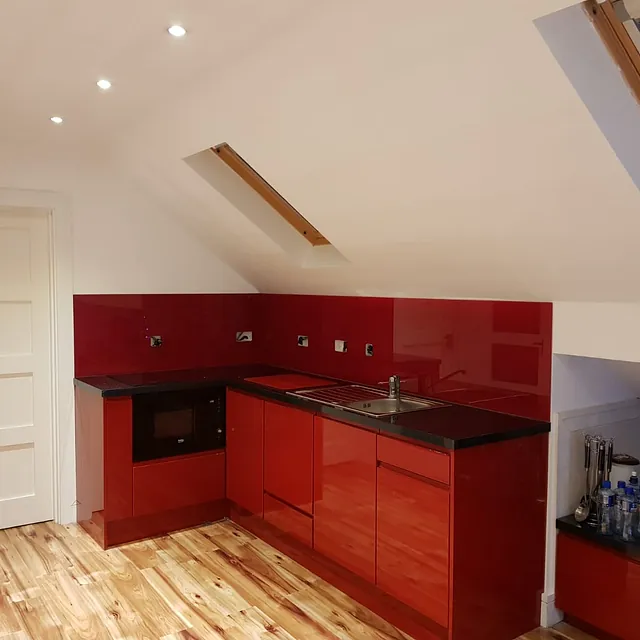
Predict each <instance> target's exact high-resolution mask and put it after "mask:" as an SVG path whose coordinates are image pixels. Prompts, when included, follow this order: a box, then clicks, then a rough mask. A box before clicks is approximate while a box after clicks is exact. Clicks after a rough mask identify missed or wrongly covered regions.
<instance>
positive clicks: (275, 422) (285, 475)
mask: <svg viewBox="0 0 640 640" xmlns="http://www.w3.org/2000/svg"><path fill="white" fill-rule="evenodd" d="M264 490H265V491H266V492H267V493H270V494H271V495H273V496H275V497H276V498H279V499H280V500H282V501H283V502H286V503H287V504H290V505H291V506H293V507H296V508H297V509H300V510H301V511H304V512H305V513H308V514H311V513H312V512H313V414H312V413H309V412H307V411H300V410H299V409H294V408H292V407H285V406H284V405H280V404H276V403H275V402H265V406H264Z"/></svg>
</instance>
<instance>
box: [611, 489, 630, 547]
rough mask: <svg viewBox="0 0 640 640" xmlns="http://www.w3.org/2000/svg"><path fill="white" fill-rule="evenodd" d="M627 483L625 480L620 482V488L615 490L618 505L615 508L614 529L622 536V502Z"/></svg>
mask: <svg viewBox="0 0 640 640" xmlns="http://www.w3.org/2000/svg"><path fill="white" fill-rule="evenodd" d="M626 486H627V483H626V482H625V481H624V480H618V488H617V489H616V490H615V492H614V493H615V494H616V504H615V507H614V509H615V510H614V518H613V529H614V531H615V532H616V533H617V534H618V535H622V500H623V498H624V496H625V491H624V490H625V488H626Z"/></svg>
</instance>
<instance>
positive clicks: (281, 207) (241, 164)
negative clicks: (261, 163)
mask: <svg viewBox="0 0 640 640" xmlns="http://www.w3.org/2000/svg"><path fill="white" fill-rule="evenodd" d="M211 151H213V152H214V153H215V154H216V155H217V156H218V157H219V158H220V159H221V160H222V161H223V162H224V163H225V164H226V165H227V166H228V167H229V168H230V169H231V170H232V171H233V172H234V173H236V175H238V176H239V177H240V178H241V179H242V180H243V181H244V182H245V183H246V184H247V185H248V186H249V187H251V188H252V189H253V190H254V191H255V192H256V193H257V194H258V195H259V196H260V197H261V198H262V199H263V200H265V202H267V203H268V204H269V205H270V206H271V207H272V208H273V209H274V210H275V211H276V213H278V214H279V215H280V217H281V218H282V219H283V220H285V221H286V222H287V223H288V224H289V225H290V226H291V227H293V228H294V229H295V230H296V231H297V232H298V233H299V234H300V235H301V236H302V237H303V238H305V240H307V241H308V242H309V243H310V244H311V245H312V246H314V247H318V246H323V245H330V244H331V243H330V242H329V240H327V239H326V238H325V237H324V236H323V235H322V234H321V233H320V232H319V231H318V230H317V229H316V228H315V227H314V226H313V225H312V224H311V223H310V222H309V221H308V220H307V219H306V218H305V217H304V216H303V215H302V214H301V213H300V212H299V211H298V210H297V209H296V208H295V207H294V206H293V205H292V204H290V203H289V202H288V201H287V200H285V199H284V198H283V197H282V196H281V195H280V193H278V192H277V191H276V190H275V189H274V188H273V187H272V186H271V185H270V184H269V183H268V182H267V181H266V180H265V179H264V178H263V177H262V176H261V175H260V174H259V173H258V172H257V171H256V170H255V169H254V168H253V167H252V166H251V165H250V164H249V163H248V162H247V161H246V160H245V159H244V158H243V157H242V156H241V155H240V154H239V153H237V152H236V151H235V150H234V149H233V148H232V147H231V145H229V144H228V143H226V142H223V143H222V144H219V145H216V146H215V147H212V148H211Z"/></svg>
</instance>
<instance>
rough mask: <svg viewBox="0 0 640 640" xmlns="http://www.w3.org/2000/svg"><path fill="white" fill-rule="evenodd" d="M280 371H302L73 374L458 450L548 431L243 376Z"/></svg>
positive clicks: (517, 420)
mask: <svg viewBox="0 0 640 640" xmlns="http://www.w3.org/2000/svg"><path fill="white" fill-rule="evenodd" d="M282 373H300V372H292V371H290V370H286V369H280V368H278V367H273V366H270V365H246V366H243V365H240V366H235V367H217V368H209V369H193V370H187V371H163V372H154V373H142V374H126V375H119V376H113V377H107V376H99V377H89V378H76V380H75V383H76V385H77V386H81V387H84V388H89V389H91V390H93V391H95V392H97V393H100V394H101V395H102V396H103V397H117V396H135V395H138V394H141V393H153V392H158V391H172V390H177V389H188V388H198V387H206V386H214V385H220V386H229V387H232V388H235V389H240V390H244V391H247V392H250V393H253V394H256V395H260V396H262V397H264V398H266V399H271V400H276V401H279V402H284V403H287V404H291V405H293V406H297V407H300V408H302V409H307V410H309V411H313V412H315V413H318V414H320V415H324V416H327V417H328V418H334V419H336V420H340V421H341V422H347V423H349V424H353V425H356V426H363V427H367V428H370V429H375V430H378V431H379V432H380V433H385V432H386V433H390V434H394V435H398V436H402V437H405V438H409V439H412V440H416V441H419V442H423V443H427V444H431V445H435V446H438V447H442V448H444V449H462V448H466V447H473V446H477V445H481V444H488V443H491V442H499V441H502V440H511V439H514V438H522V437H526V436H532V435H536V434H540V433H548V432H549V431H550V429H551V427H550V424H549V423H548V422H541V421H538V420H532V419H530V418H522V417H518V416H513V415H509V414H505V413H498V412H495V411H489V410H486V409H480V408H475V407H469V406H464V405H458V404H449V405H446V406H443V407H439V408H436V409H427V410H424V411H415V412H411V413H404V414H399V415H394V416H379V417H372V416H365V415H361V414H357V413H353V412H351V411H347V410H344V409H340V408H338V407H331V406H327V405H323V404H320V403H318V402H314V401H313V400H309V399H305V398H299V397H295V396H291V395H289V394H287V393H286V392H285V391H280V390H278V389H273V388H270V387H265V386H263V385H259V384H255V383H251V382H248V381H247V380H246V378H253V377H258V376H267V375H272V374H273V375H275V374H282ZM305 375H313V374H305ZM315 377H321V376H315ZM335 382H336V384H344V381H342V380H336V381H335ZM412 395H415V394H412Z"/></svg>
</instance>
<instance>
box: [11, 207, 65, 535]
mask: <svg viewBox="0 0 640 640" xmlns="http://www.w3.org/2000/svg"><path fill="white" fill-rule="evenodd" d="M50 331H51V327H50V285H49V230H48V220H47V218H46V217H45V216H36V215H30V214H29V215H28V214H25V215H21V216H15V217H14V216H11V217H10V216H5V215H2V214H0V407H1V410H0V528H5V527H15V526H19V525H23V524H27V523H30V522H38V521H42V520H49V519H51V518H52V517H53V493H52V486H53V477H52V461H51V450H52V448H51V445H52V442H51V441H52V434H51V413H52V405H51V379H50V378H51V371H50V365H51V361H50V348H51V337H50Z"/></svg>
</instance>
